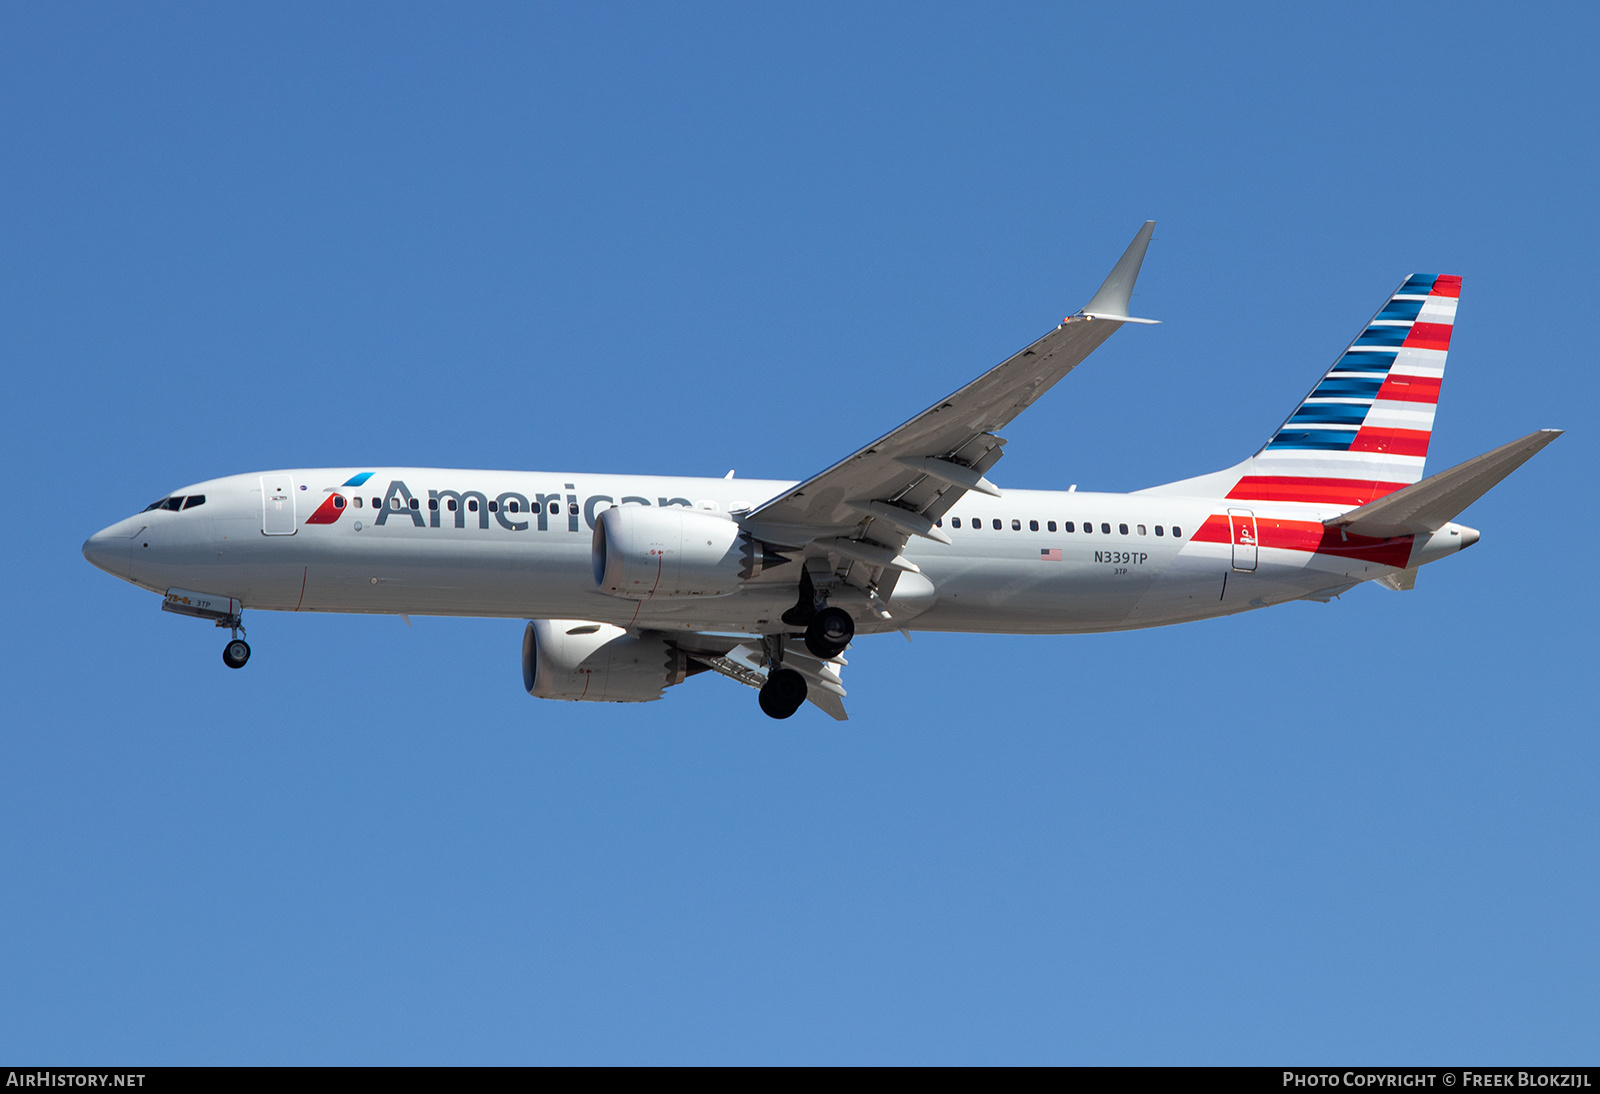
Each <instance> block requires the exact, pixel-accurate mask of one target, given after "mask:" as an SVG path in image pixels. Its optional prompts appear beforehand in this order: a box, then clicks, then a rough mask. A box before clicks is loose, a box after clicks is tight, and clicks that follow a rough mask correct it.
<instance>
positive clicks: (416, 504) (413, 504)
mask: <svg viewBox="0 0 1600 1094" xmlns="http://www.w3.org/2000/svg"><path fill="white" fill-rule="evenodd" d="M411 508H413V509H421V508H422V503H421V502H420V501H418V500H417V499H416V498H412V499H411Z"/></svg>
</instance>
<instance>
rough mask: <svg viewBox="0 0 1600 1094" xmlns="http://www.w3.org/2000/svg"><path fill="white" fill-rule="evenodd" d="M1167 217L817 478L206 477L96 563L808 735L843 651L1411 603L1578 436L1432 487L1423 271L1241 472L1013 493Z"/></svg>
mask: <svg viewBox="0 0 1600 1094" xmlns="http://www.w3.org/2000/svg"><path fill="white" fill-rule="evenodd" d="M1154 228H1155V222H1154V221H1147V222H1145V224H1144V226H1143V227H1142V228H1140V229H1139V232H1138V234H1137V235H1136V236H1135V237H1134V239H1133V242H1132V243H1131V244H1129V246H1128V248H1127V250H1126V251H1125V252H1124V254H1123V255H1122V257H1121V259H1120V260H1119V261H1118V262H1117V263H1116V265H1115V267H1113V269H1112V270H1111V273H1110V275H1109V276H1108V277H1107V278H1106V280H1105V282H1104V283H1103V284H1102V285H1101V287H1100V290H1099V291H1098V292H1097V293H1095V295H1094V296H1093V297H1092V298H1091V299H1090V301H1089V303H1088V304H1086V305H1084V307H1083V308H1082V309H1080V310H1079V311H1077V312H1075V313H1074V314H1072V315H1070V316H1068V317H1067V318H1066V319H1064V320H1062V322H1061V323H1060V324H1059V325H1058V326H1056V327H1055V329H1053V330H1051V331H1050V332H1049V333H1048V334H1046V335H1044V337H1042V338H1040V339H1038V340H1037V341H1035V342H1033V343H1032V344H1030V345H1028V346H1026V347H1024V348H1023V349H1022V350H1020V351H1018V352H1017V353H1015V354H1013V355H1012V356H1011V357H1009V358H1007V359H1006V360H1005V361H1002V362H1001V363H1000V364H998V365H996V366H995V367H994V368H992V369H990V370H989V371H987V372H985V373H984V374H983V375H981V376H979V377H978V378H977V379H975V380H973V381H972V382H971V383H969V384H967V385H966V386H965V387H963V388H961V389H960V390H958V391H956V392H955V393H953V394H951V395H950V396H949V397H947V398H945V399H941V400H940V401H938V402H937V403H934V404H933V405H932V406H930V407H928V409H926V410H924V411H923V412H922V413H920V414H918V415H916V416H915V417H914V418H912V419H911V420H909V421H907V422H906V423H905V424H903V425H901V426H899V427H898V428H896V429H893V430H891V431H890V432H888V433H886V434H884V435H883V436H882V437H880V438H878V439H877V440H875V441H873V442H872V443H871V444H869V445H867V446H866V447H864V448H862V449H860V450H859V451H857V452H854V453H852V454H851V455H849V456H847V457H846V458H845V459H843V460H841V461H839V462H838V463H836V464H834V465H833V466H832V467H829V468H827V469H826V470H824V471H822V472H820V473H819V474H816V475H813V476H812V477H811V478H809V479H805V480H804V481H801V482H788V481H768V480H750V479H735V478H734V477H733V472H731V471H730V472H729V473H728V475H727V477H725V478H722V479H705V478H684V477H669V476H655V475H614V474H606V475H596V474H584V473H574V472H567V473H546V472H533V471H471V470H466V471H463V470H443V469H436V468H420V467H386V468H374V467H368V468H361V467H342V468H308V469H291V470H284V471H267V472H252V473H249V474H243V475H231V476H227V477H224V478H217V479H210V480H207V481H205V482H199V483H195V484H194V485H192V486H186V487H183V488H182V489H180V490H176V491H173V492H172V493H170V494H167V495H166V496H164V497H162V498H161V499H160V500H158V501H156V502H154V503H152V504H151V505H149V506H147V507H146V508H145V509H144V510H143V511H142V512H140V513H137V514H135V515H133V516H131V517H128V518H126V519H125V520H121V521H118V522H117V523H116V524H113V525H111V526H110V527H109V528H106V529H104V530H103V531H100V532H97V533H95V534H94V535H93V536H91V537H90V538H89V540H88V541H87V542H86V543H85V544H84V545H83V553H84V556H85V557H86V558H87V559H88V560H89V561H90V562H91V563H93V564H94V565H95V566H97V567H99V568H100V569H102V570H105V571H106V572H107V573H110V574H112V575H114V576H116V577H119V578H122V579H123V580H125V581H129V582H131V583H133V584H135V585H138V586H140V587H141V588H144V589H148V590H150V591H152V592H156V593H159V594H161V596H162V605H161V606H162V608H163V609H164V610H165V611H168V612H173V613H177V614H179V615H185V616H192V617H196V618H199V619H204V620H210V621H212V622H213V623H214V624H215V625H216V626H218V627H223V628H227V629H229V630H230V631H231V632H232V637H231V639H230V640H229V642H228V643H227V644H226V646H225V647H224V649H223V662H224V663H225V664H226V665H227V666H228V667H230V668H235V669H237V668H242V667H243V666H244V664H245V662H247V661H248V660H249V658H250V646H249V645H248V643H247V642H246V641H245V640H244V637H243V635H244V633H245V631H244V622H243V613H244V611H245V609H246V608H249V609H252V610H261V611H285V612H352V613H368V614H389V615H399V616H401V617H402V618H403V619H405V621H406V622H407V623H408V624H409V623H410V617H411V616H412V615H453V616H485V617H502V618H504V617H510V618H521V619H528V620H530V622H529V623H528V624H527V626H526V627H525V628H524V633H523V641H522V672H523V685H524V687H525V688H526V690H527V691H528V693H529V694H530V695H532V696H535V697H538V698H544V699H560V700H572V701H590V702H594V701H599V702H648V701H652V700H656V699H660V698H662V697H663V695H664V693H665V691H666V689H667V688H669V687H673V686H675V685H677V684H681V683H683V682H684V680H686V679H687V678H688V677H690V676H694V675H697V674H700V673H704V672H713V673H716V674H720V675H722V676H725V677H728V678H730V679H732V680H735V681H738V682H739V683H742V684H745V685H748V686H749V687H752V688H755V689H757V692H758V699H759V704H760V707H761V709H762V710H763V711H764V712H765V713H766V714H768V715H769V716H771V717H773V718H788V717H790V716H791V715H793V714H794V713H795V712H796V711H797V710H799V709H800V707H801V706H802V705H803V704H804V703H806V702H807V701H809V702H811V703H812V704H813V705H815V706H816V707H818V708H819V709H820V710H822V711H823V712H824V713H826V714H828V715H829V716H831V717H833V718H835V719H838V720H841V721H842V720H844V719H845V718H846V717H847V715H846V712H845V708H844V704H843V699H844V697H845V688H844V685H843V682H842V673H843V669H844V667H845V665H846V663H847V662H846V660H845V658H844V656H843V655H844V653H845V651H846V650H847V649H848V648H849V647H850V646H851V644H852V642H853V641H854V639H855V638H856V636H857V635H866V634H880V633H888V632H894V631H902V632H904V633H905V635H906V637H907V638H910V636H911V633H912V632H913V631H964V632H972V633H987V634H995V633H1006V634H1086V633H1094V632H1101V631H1116V630H1128V629H1133V628H1142V627H1157V626H1165V625H1168V624H1173V623H1182V622H1189V621H1193V620H1200V619H1208V618H1211V617H1214V616H1224V615H1232V614H1234V613H1237V612H1243V611H1250V610H1252V609H1256V608H1263V607H1269V606H1272V605H1276V604H1283V603H1287V602H1289V601H1295V600H1313V601H1321V602H1324V603H1326V602H1327V601H1329V600H1331V599H1333V598H1334V597H1337V596H1339V595H1340V594H1341V593H1343V592H1345V591H1347V590H1349V589H1351V588H1354V587H1355V586H1356V585H1358V584H1360V583H1362V582H1365V581H1374V582H1377V583H1378V584H1379V585H1381V586H1383V587H1386V588H1388V589H1392V590H1397V591H1403V590H1408V589H1411V588H1412V587H1413V585H1414V583H1415V581H1416V578H1417V571H1418V569H1419V568H1420V567H1422V566H1424V565H1426V564H1428V563H1431V562H1435V561H1437V560H1439V559H1441V558H1444V557H1445V556H1447V555H1452V554H1455V553H1456V552H1457V551H1460V550H1463V549H1465V548H1467V547H1470V546H1472V545H1473V544H1474V543H1476V542H1477V541H1478V538H1479V534H1478V532H1477V531H1476V530H1475V529H1472V528H1469V527H1467V526H1465V525H1462V524H1458V523H1455V518H1456V517H1457V516H1458V515H1459V514H1460V513H1461V512H1462V511H1464V510H1465V509H1466V508H1467V506H1469V505H1471V504H1472V503H1473V502H1474V501H1476V500H1477V499H1478V498H1480V497H1482V496H1483V495H1484V494H1485V493H1486V492H1487V491H1488V490H1489V489H1490V488H1491V487H1493V486H1494V485H1495V484H1497V483H1498V482H1499V481H1500V480H1501V479H1503V478H1505V477H1506V476H1507V475H1509V474H1510V473H1511V472H1512V471H1513V470H1515V469H1516V468H1517V467H1519V466H1521V464H1522V463H1523V462H1524V461H1526V460H1527V459H1529V458H1530V457H1531V456H1532V455H1533V454H1534V453H1535V452H1537V451H1539V450H1540V449H1541V448H1543V447H1544V446H1545V445H1547V444H1549V443H1550V442H1551V441H1553V440H1554V439H1555V438H1556V437H1558V436H1559V435H1560V433H1561V431H1560V430H1554V429H1544V430H1539V431H1537V432H1534V433H1530V434H1528V435H1527V436H1525V437H1523V438H1521V439H1520V440H1515V441H1512V442H1510V443H1509V444H1505V445H1501V446H1500V447H1498V448H1495V449H1493V450H1492V451H1490V452H1487V453H1485V454H1483V455H1481V456H1477V457H1475V458H1473V459H1470V460H1467V461H1466V462H1465V463H1462V464H1459V465H1457V466H1455V467H1452V468H1449V469H1448V470H1445V471H1440V472H1438V473H1437V474H1434V475H1431V476H1428V477H1424V475H1423V470H1424V464H1425V462H1426V457H1427V452H1428V441H1429V438H1430V435H1431V432H1432V428H1433V418H1434V411H1435V408H1436V406H1437V404H1438V397H1439V387H1440V382H1441V380H1442V378H1443V375H1444V367H1445V358H1446V355H1447V353H1448V351H1449V347H1450V335H1451V330H1452V327H1453V324H1454V321H1455V314H1456V305H1457V303H1458V301H1459V298H1460V294H1461V278H1460V277H1456V276H1451V275H1435V274H1413V275H1411V276H1409V277H1407V278H1406V279H1405V280H1404V281H1402V282H1401V284H1400V286H1399V288H1397V289H1396V290H1395V291H1394V292H1393V293H1391V294H1390V295H1389V296H1388V297H1387V298H1386V299H1385V300H1384V302H1383V304H1382V306H1381V307H1380V308H1379V310H1378V312H1377V314H1376V315H1374V316H1373V318H1372V319H1371V320H1370V321H1369V322H1367V323H1366V324H1365V325H1364V326H1363V327H1362V328H1361V331H1360V333H1359V334H1357V335H1356V337H1355V339H1354V340H1353V341H1352V342H1351V343H1350V345H1349V346H1348V347H1347V348H1346V349H1345V350H1344V352H1343V353H1341V354H1340V355H1339V356H1338V357H1337V358H1336V359H1335V360H1334V363H1333V365H1332V367H1331V368H1329V369H1328V370H1327V371H1326V372H1325V373H1324V374H1323V375H1322V377H1321V378H1320V379H1319V380H1318V381H1317V383H1316V385H1315V387H1313V388H1312V390H1311V393H1310V394H1309V395H1307V396H1306V397H1305V398H1304V399H1303V400H1301V402H1300V403H1299V405H1298V406H1296V407H1295V409H1294V411H1293V412H1292V413H1291V414H1290V415H1289V417H1288V418H1287V419H1286V420H1285V421H1284V422H1283V424H1282V425H1281V426H1279V427H1278V429H1277V430H1275V431H1274V432H1273V433H1272V434H1271V435H1270V437H1269V438H1268V439H1267V441H1266V443H1265V444H1264V445H1263V446H1262V447H1261V448H1260V449H1259V450H1258V451H1256V452H1255V453H1254V454H1253V455H1251V456H1249V457H1247V458H1246V459H1245V460H1243V461H1242V462H1240V463H1237V464H1235V465H1234V466H1232V467H1229V468H1227V469H1225V470H1222V471H1216V472H1212V473H1210V474H1205V475H1200V476H1198V477H1193V478H1187V479H1182V480H1179V481H1175V482H1170V483H1166V484H1163V485H1158V486H1152V487H1149V488H1147V489H1143V490H1136V491H1133V492H1132V493H1126V494H1112V493H1091V492H1088V491H1079V490H1077V489H1076V487H1073V488H1072V489H1069V490H1066V491H1045V490H1013V489H1007V490H1004V491H1002V490H1001V489H1000V488H999V487H998V486H996V485H995V484H994V483H993V482H991V481H990V479H989V477H988V476H989V474H990V472H991V470H992V469H993V468H994V466H995V464H996V463H997V462H998V461H999V459H1000V457H1001V455H1002V454H1003V450H1004V447H1005V444H1006V441H1005V438H1003V437H1002V436H1000V435H999V433H998V431H999V430H1000V429H1002V428H1004V427H1005V426H1006V425H1007V424H1008V423H1009V422H1011V421H1012V419H1014V418H1016V417H1017V415H1019V414H1020V413H1022V412H1023V411H1024V410H1026V409H1027V408H1028V407H1029V406H1031V405H1033V403H1034V402H1035V401H1037V400H1038V399H1039V398H1040V396H1042V395H1043V394H1044V393H1045V392H1046V391H1048V390H1050V388H1051V387H1052V386H1054V385H1055V384H1056V383H1057V382H1058V381H1060V380H1061V379H1062V378H1063V377H1064V376H1066V375H1067V374H1068V373H1069V372H1071V371H1072V370H1073V369H1074V368H1076V367H1077V366H1078V364H1080V363H1081V362H1082V361H1083V360H1084V359H1085V358H1086V357H1088V355H1089V354H1090V353H1091V352H1093V351H1094V350H1095V349H1096V348H1098V347H1099V346H1100V344H1101V343H1103V342H1104V341H1105V340H1106V339H1107V338H1109V337H1110V336H1111V335H1113V334H1115V333H1116V332H1117V331H1118V330H1120V329H1121V328H1122V327H1123V326H1124V325H1126V324H1130V323H1132V324H1145V323H1153V322H1157V320H1151V319H1142V318H1136V317H1134V316H1131V315H1129V313H1128V309H1129V303H1130V299H1131V296H1132V292H1133V286H1134V283H1135V281H1136V279H1137V278H1138V275H1139V270H1140V267H1141V266H1142V264H1143V262H1144V256H1145V251H1146V249H1147V248H1148V246H1149V243H1150V238H1151V234H1152V232H1153V231H1154Z"/></svg>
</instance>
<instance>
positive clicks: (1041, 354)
mask: <svg viewBox="0 0 1600 1094" xmlns="http://www.w3.org/2000/svg"><path fill="white" fill-rule="evenodd" d="M1154 230H1155V221H1153V220H1148V221H1145V224H1144V227H1142V228H1140V229H1139V233H1138V234H1137V235H1135V236H1134V237H1133V242H1132V243H1130V244H1129V245H1128V249H1127V250H1126V251H1125V252H1124V253H1123V255H1122V258H1121V259H1120V260H1119V261H1118V262H1117V264H1116V266H1115V267H1114V268H1113V269H1112V271H1111V275H1110V276H1109V277H1107V278H1106V281H1105V284H1103V285H1102V286H1101V287H1100V291H1099V292H1098V293H1096V294H1095V296H1094V299H1093V300H1091V301H1090V302H1089V303H1088V304H1086V305H1085V306H1084V308H1083V310H1082V311H1080V312H1078V313H1077V314H1076V315H1072V316H1069V317H1068V318H1067V319H1065V320H1063V321H1062V323H1061V325H1060V326H1059V327H1057V328H1056V329H1055V330H1053V331H1051V332H1050V333H1049V334H1047V335H1045V336H1044V337H1043V338H1041V339H1039V340H1038V341H1037V342H1034V343H1033V344H1032V345H1030V346H1028V347H1026V348H1025V349H1023V350H1021V351H1020V352H1018V353H1016V354H1014V355H1013V356H1011V357H1010V358H1008V359H1007V360H1005V361H1002V362H1001V363H1000V364H998V365H996V366H995V367H994V368H992V369H990V370H989V371H988V372H986V373H984V374H983V375H982V376H980V377H978V378H977V379H976V380H974V381H972V382H971V383H970V384H968V385H966V386H965V387H963V388H961V389H960V390H959V391H957V392H955V393H954V394H952V395H951V396H950V397H949V398H947V399H944V400H942V401H940V402H938V403H936V404H934V405H933V406H931V407H929V408H928V409H927V410H924V411H923V412H922V413H921V414H918V415H917V416H916V417H915V418H912V419H911V420H910V421H908V422H906V423H905V424H904V425H902V426H900V427H899V428H898V429H895V430H892V431H891V432H889V433H886V434H885V435H884V436H882V437H880V438H878V439H877V440H876V441H874V442H872V443H871V444H870V445H868V446H867V447H865V448H863V449H861V450H860V451H859V452H857V453H855V454H854V455H852V456H850V457H848V458H847V459H844V460H842V461H840V462H839V463H836V464H834V465H833V466H832V467H830V468H828V469H827V470H826V471H824V472H822V473H821V474H820V475H814V476H812V477H811V478H809V479H807V480H806V481H805V482H802V483H801V484H800V485H798V486H796V487H794V488H793V489H792V490H790V491H788V492H787V493H785V494H781V495H779V496H778V497H776V498H773V499H772V500H771V501H768V502H766V503H765V504H763V505H760V506H758V507H757V508H755V509H754V510H751V511H750V512H749V513H747V514H738V515H736V518H737V519H738V521H739V523H740V525H741V526H742V527H744V529H745V530H746V531H748V532H749V533H750V534H751V535H752V536H754V537H755V538H757V539H760V540H763V541H765V542H767V543H772V544H776V545H781V546H785V547H790V548H797V549H798V548H804V549H805V553H806V554H807V555H811V556H818V555H825V554H826V555H833V556H837V558H838V560H839V563H838V564H839V565H840V566H843V567H845V568H846V569H847V571H848V572H847V573H846V574H845V577H844V580H846V581H847V582H848V583H850V584H852V585H856V586H858V587H860V588H862V589H865V590H868V591H869V592H871V593H877V592H879V590H880V583H881V585H882V592H883V595H885V596H886V595H887V592H888V591H889V590H892V588H893V583H894V580H895V579H896V578H897V577H898V576H899V573H900V572H902V571H906V570H915V569H916V567H915V566H914V565H913V564H912V563H910V562H908V561H906V560H905V559H904V558H902V557H900V551H901V550H902V549H903V548H904V547H905V544H906V542H907V540H908V539H909V538H910V537H911V536H913V535H920V536H926V537H928V538H929V539H933V540H937V541H939V542H941V543H949V542H950V538H949V537H948V536H946V535H945V533H944V531H943V530H942V529H940V528H938V527H936V526H935V522H936V521H938V520H939V519H940V518H941V517H943V516H944V514H945V513H946V512H948V511H949V510H950V508H951V507H952V506H953V505H955V503H956V501H957V500H958V499H960V497H961V496H962V495H963V494H965V493H966V492H967V491H968V490H977V491H979V492H980V493H984V494H991V495H994V496H996V497H998V496H999V495H1000V491H999V490H998V489H996V488H995V486H994V484H993V483H991V482H989V480H988V479H986V478H984V473H985V472H986V471H988V470H989V468H991V467H993V466H994V465H995V463H996V462H998V461H999V459H1000V456H1001V454H1002V453H1001V447H1002V446H1003V445H1004V444H1005V443H1006V442H1005V439H1004V438H1002V437H999V436H997V435H996V434H995V430H997V429H1000V428H1001V427H1003V426H1005V425H1006V424H1007V423H1008V422H1010V421H1011V420H1012V419H1013V418H1015V417H1016V416H1017V415H1018V414H1021V413H1022V412H1023V411H1024V410H1026V409H1027V408H1028V407H1029V406H1031V405H1033V403H1034V401H1035V400H1036V399H1038V398H1039V396H1041V395H1043V394H1044V393H1045V392H1046V391H1048V390H1050V388H1051V387H1052V386H1053V385H1054V384H1055V383H1056V382H1057V381H1058V380H1060V379H1061V378H1062V377H1063V376H1065V375H1066V374H1067V373H1069V372H1071V371H1072V370H1073V369H1074V368H1076V367H1077V366H1078V364H1079V363H1080V362H1081V361H1082V360H1083V359H1084V358H1085V357H1087V356H1089V354H1090V353H1092V352H1094V350H1095V349H1097V348H1098V347H1099V345H1100V343H1102V342H1104V341H1105V340H1106V339H1107V338H1109V337H1111V335H1112V334H1114V333H1115V332H1116V331H1117V330H1118V329H1119V328H1120V327H1121V326H1122V324H1124V323H1153V322H1156V320H1153V319H1134V318H1132V317H1131V316H1129V315H1128V301H1129V298H1130V296H1131V295H1132V292H1133V284H1134V281H1135V280H1136V279H1137V278H1138V276H1139V267H1140V265H1141V264H1142V263H1143V262H1144V253H1145V249H1146V248H1147V247H1148V246H1149V245H1150V234H1151V232H1153V231H1154ZM880 614H882V610H881V607H880Z"/></svg>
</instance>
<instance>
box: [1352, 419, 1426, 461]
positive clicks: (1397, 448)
mask: <svg viewBox="0 0 1600 1094" xmlns="http://www.w3.org/2000/svg"><path fill="white" fill-rule="evenodd" d="M1432 435H1433V434H1432V433H1430V432H1429V431H1428V430H1426V429H1384V428H1382V427H1380V426H1371V425H1364V426H1362V427H1361V430H1360V431H1359V432H1358V433H1357V434H1356V439H1355V440H1353V441H1351V442H1350V451H1352V452H1385V453H1388V454H1389V455H1391V456H1426V455H1427V454H1428V438H1429V437H1431V436H1432Z"/></svg>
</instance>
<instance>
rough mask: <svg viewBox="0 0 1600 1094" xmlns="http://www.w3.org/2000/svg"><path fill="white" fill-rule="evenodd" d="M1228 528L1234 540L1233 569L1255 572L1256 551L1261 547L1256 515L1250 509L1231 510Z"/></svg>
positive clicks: (1229, 511)
mask: <svg viewBox="0 0 1600 1094" xmlns="http://www.w3.org/2000/svg"><path fill="white" fill-rule="evenodd" d="M1228 528H1229V533H1230V537H1231V538H1232V540H1233V568H1234V569H1235V570H1251V571H1253V570H1254V569H1255V568H1256V550H1257V547H1258V546H1259V544H1258V541H1257V539H1256V515H1255V513H1254V512H1252V511H1251V510H1249V509H1229V510H1228Z"/></svg>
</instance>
